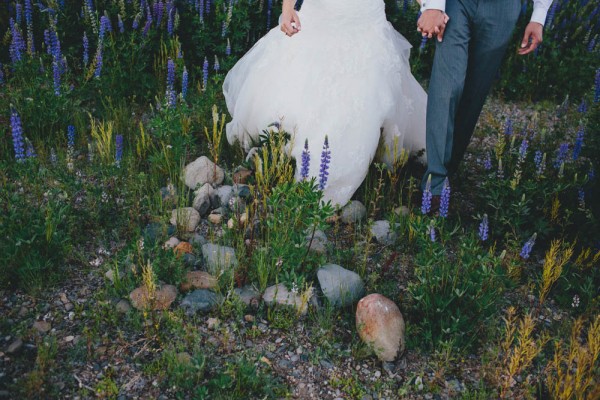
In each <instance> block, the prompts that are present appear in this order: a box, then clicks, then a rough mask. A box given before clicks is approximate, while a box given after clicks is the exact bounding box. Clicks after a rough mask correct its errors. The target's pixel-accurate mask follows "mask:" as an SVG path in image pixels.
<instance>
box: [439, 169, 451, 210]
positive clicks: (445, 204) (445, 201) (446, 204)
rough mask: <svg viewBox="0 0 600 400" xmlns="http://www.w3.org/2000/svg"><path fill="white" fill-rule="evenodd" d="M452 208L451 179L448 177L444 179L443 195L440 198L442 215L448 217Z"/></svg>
mask: <svg viewBox="0 0 600 400" xmlns="http://www.w3.org/2000/svg"><path fill="white" fill-rule="evenodd" d="M449 209H450V181H448V178H446V179H444V186H443V187H442V196H441V198H440V217H442V218H446V217H447V216H448V210H449Z"/></svg>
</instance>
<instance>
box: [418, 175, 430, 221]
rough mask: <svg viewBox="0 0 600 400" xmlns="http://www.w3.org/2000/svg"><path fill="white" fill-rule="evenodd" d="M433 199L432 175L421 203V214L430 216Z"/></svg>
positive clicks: (428, 179)
mask: <svg viewBox="0 0 600 400" xmlns="http://www.w3.org/2000/svg"><path fill="white" fill-rule="evenodd" d="M432 197H433V195H432V193H431V175H429V177H428V178H427V183H426V184H425V191H424V192H423V199H422V201H421V213H423V215H427V214H429V211H431V198H432Z"/></svg>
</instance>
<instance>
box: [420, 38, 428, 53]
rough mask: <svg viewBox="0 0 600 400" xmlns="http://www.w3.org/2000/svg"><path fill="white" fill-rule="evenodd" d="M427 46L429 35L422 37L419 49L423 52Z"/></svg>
mask: <svg viewBox="0 0 600 400" xmlns="http://www.w3.org/2000/svg"><path fill="white" fill-rule="evenodd" d="M425 46H427V36H423V38H422V39H421V44H420V45H419V51H420V52H422V51H423V50H425Z"/></svg>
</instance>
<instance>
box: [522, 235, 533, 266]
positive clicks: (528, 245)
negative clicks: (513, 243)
mask: <svg viewBox="0 0 600 400" xmlns="http://www.w3.org/2000/svg"><path fill="white" fill-rule="evenodd" d="M536 238H537V233H534V234H533V235H532V236H531V237H530V238H529V240H528V241H527V242H525V244H524V245H523V248H522V249H521V257H522V258H524V259H525V260H527V259H528V258H529V256H530V255H531V250H532V249H533V245H534V244H535V239H536Z"/></svg>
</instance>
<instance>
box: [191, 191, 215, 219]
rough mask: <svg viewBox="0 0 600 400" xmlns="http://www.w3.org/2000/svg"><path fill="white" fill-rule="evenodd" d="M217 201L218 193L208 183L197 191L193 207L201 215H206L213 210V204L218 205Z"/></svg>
mask: <svg viewBox="0 0 600 400" xmlns="http://www.w3.org/2000/svg"><path fill="white" fill-rule="evenodd" d="M217 199H218V197H217V193H216V192H215V190H214V189H213V187H212V186H211V184H210V183H207V184H205V185H203V186H202V187H201V188H200V189H198V190H196V192H195V197H194V203H193V207H194V209H196V211H198V212H199V213H200V215H206V213H208V212H209V211H210V210H211V207H212V206H213V204H217V201H218V200H217Z"/></svg>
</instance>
